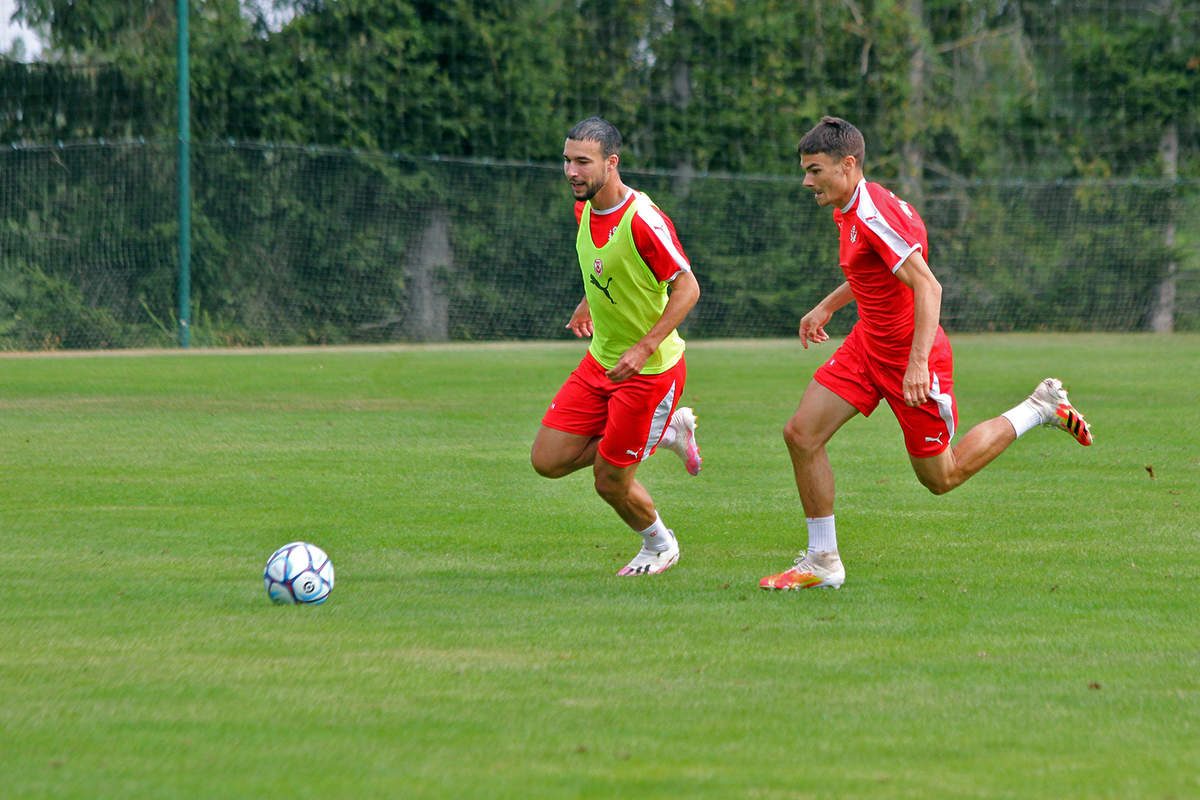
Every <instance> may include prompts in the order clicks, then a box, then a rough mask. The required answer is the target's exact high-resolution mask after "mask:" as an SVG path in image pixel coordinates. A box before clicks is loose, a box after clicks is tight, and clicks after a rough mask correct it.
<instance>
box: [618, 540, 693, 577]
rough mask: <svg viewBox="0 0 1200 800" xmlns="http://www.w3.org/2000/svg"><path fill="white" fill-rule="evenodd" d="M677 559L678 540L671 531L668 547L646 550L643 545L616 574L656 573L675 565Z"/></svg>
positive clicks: (629, 575) (628, 575) (622, 575)
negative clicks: (660, 550)
mask: <svg viewBox="0 0 1200 800" xmlns="http://www.w3.org/2000/svg"><path fill="white" fill-rule="evenodd" d="M677 561H679V541H678V540H677V539H676V538H675V534H674V532H672V533H671V546H670V547H668V548H667V549H666V550H663V551H662V552H659V551H657V550H647V549H646V548H645V547H643V548H642V549H641V550H639V551H638V554H637V555H636V556H634V557H633V561H630V562H629V563H628V564H626V565H625V566H624V567H623V568H622V569H621V571H620V572H618V573H617V574H618V575H620V576H621V577H631V576H635V575H657V574H659V573H660V572H666V571H667V570H669V569H670V568H671V567H673V566H675V562H677Z"/></svg>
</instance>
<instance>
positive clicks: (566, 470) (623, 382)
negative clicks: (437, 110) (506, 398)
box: [530, 117, 702, 576]
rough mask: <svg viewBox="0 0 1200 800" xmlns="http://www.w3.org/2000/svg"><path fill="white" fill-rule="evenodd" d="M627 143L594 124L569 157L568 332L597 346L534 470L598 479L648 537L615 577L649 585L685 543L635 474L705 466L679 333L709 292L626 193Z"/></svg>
mask: <svg viewBox="0 0 1200 800" xmlns="http://www.w3.org/2000/svg"><path fill="white" fill-rule="evenodd" d="M621 143H622V140H621V134H620V132H619V131H618V130H617V128H616V127H615V126H614V125H613V124H612V123H610V122H608V121H607V120H605V119H602V118H600V117H589V118H588V119H585V120H583V121H582V122H580V123H579V124H577V125H576V126H575V127H573V128H572V129H571V130H570V132H569V133H568V134H567V140H566V144H565V145H564V147H563V172H564V174H565V175H566V178H567V183H568V184H569V185H570V187H571V191H572V192H573V193H574V195H575V201H576V202H575V218H576V221H577V222H578V223H579V231H578V234H577V235H576V238H575V249H576V252H577V254H578V257H579V267H580V270H581V271H582V276H583V290H584V296H583V300H581V301H580V303H579V305H578V306H577V307H576V308H575V312H574V313H573V314H572V315H571V319H570V321H568V322H567V325H566V327H567V328H569V329H570V330H571V331H572V332H573V333H574V334H575V335H576V336H578V337H581V338H582V337H585V336H590V337H591V339H592V341H591V344H590V346H589V347H588V350H587V352H586V353H585V354H584V356H583V360H582V361H580V363H579V366H578V367H576V369H575V370H574V371H573V372H572V373H571V375H570V377H568V378H567V381H566V383H564V384H563V386H562V388H560V389H559V390H558V393H557V394H556V395H555V396H554V400H553V401H552V402H551V403H550V408H549V410H547V411H546V414H545V416H544V417H543V418H542V424H541V427H540V428H539V429H538V433H537V436H536V437H535V439H534V441H533V447H532V450H531V453H530V460H531V461H532V462H533V468H534V469H535V470H536V471H537V472H538V474H540V475H544V476H545V477H547V478H561V477H563V476H564V475H569V474H570V473H572V472H575V471H576V470H580V469H583V468H585V467H591V469H592V475H593V477H594V479H595V488H596V493H597V494H599V495H600V496H601V497H602V498H604V500H605V501H607V502H608V504H609V505H611V506H612V507H613V509H614V510H615V511H616V512H617V514H618V515H619V516H620V517H621V519H622V520H624V521H625V523H626V524H627V525H629V527H631V528H632V529H633V530H635V531H637V533H638V534H640V535H641V537H642V546H641V549H640V550H639V551H638V553H637V555H636V556H634V557H633V560H632V561H630V562H629V563H628V564H627V565H625V567H624V568H623V569H621V570H620V571H619V572H618V573H617V574H618V575H625V576H640V575H656V574H658V573H661V572H665V571H666V570H668V569H670V568H671V567H672V566H674V564H675V563H676V562H677V561H678V560H679V542H678V541H677V540H676V538H675V533H674V531H672V530H670V529H668V528H667V527H666V525H665V524H663V521H662V517H660V516H659V514H658V511H657V509H656V508H655V505H654V500H653V499H652V498H651V497H650V494H649V492H647V491H646V488H645V487H644V486H642V484H641V483H639V482H638V481H637V479H636V478H635V474H636V473H637V468H638V465H639V464H640V463H641V462H642V461H644V460H646V459H647V458H649V457H650V455H651V454H652V453H654V452H655V450H656V448H658V447H659V446H660V445H661V446H663V447H666V448H668V449H670V450H672V451H674V452H675V453H676V454H677V455H678V456H679V457H680V458H681V459H682V460H683V463H684V467H685V468H686V469H687V471H688V473H689V474H691V475H696V474H697V473H699V472H700V467H701V463H702V459H701V458H700V448H699V446H698V445H697V443H696V415H695V414H694V413H693V411H692V409H690V408H688V407H686V406H679V405H678V404H679V398H680V397H681V396H682V394H683V386H684V381H685V378H686V376H687V367H686V365H685V362H684V357H683V351H684V342H683V339H682V338H680V336H679V333H678V332H677V331H676V330H675V328H676V327H677V326H678V325H679V323H680V322H682V321H683V319H684V317H686V316H687V314H688V312H689V311H690V310H691V309H692V306H694V305H695V304H696V300H697V299H699V297H700V285H699V284H698V283H697V282H696V278H695V276H694V275H693V274H692V268H691V264H690V263H689V262H688V259H687V256H685V255H684V252H683V248H682V247H681V246H680V244H679V239H678V237H677V236H676V234H675V226H674V225H673V224H672V222H671V220H670V219H668V218H667V216H666V214H664V213H663V212H662V211H661V210H659V208H658V207H657V206H656V205H654V203H653V201H651V200H650V198H649V197H647V196H646V195H645V194H643V193H642V192H637V191H634V190H633V189H631V188H629V187H628V186H626V185H625V184H624V183H623V182H622V181H621V175H620V173H619V171H618V169H617V168H618V164H619V162H620V151H621ZM668 287H670V291H669V292H668Z"/></svg>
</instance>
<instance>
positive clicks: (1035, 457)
mask: <svg viewBox="0 0 1200 800" xmlns="http://www.w3.org/2000/svg"><path fill="white" fill-rule="evenodd" d="M832 344H833V343H829V344H826V345H822V346H821V347H818V348H814V349H810V350H808V351H804V350H802V349H801V348H800V347H799V345H798V343H796V342H776V341H766V342H762V341H746V342H695V343H692V345H691V346H690V350H689V373H690V374H689V383H688V389H687V393H686V398H685V399H686V402H687V403H689V404H691V405H693V406H694V407H695V408H696V410H697V412H698V414H699V416H700V420H701V425H700V429H699V435H700V441H701V445H702V447H703V450H704V456H705V469H704V472H703V473H702V474H701V475H700V476H699V477H696V478H689V477H688V476H687V475H686V474H685V473H684V471H683V469H682V466H681V465H680V463H679V461H678V459H676V458H675V457H674V456H673V455H672V454H670V453H662V454H659V455H657V456H655V457H654V458H652V459H651V460H650V461H648V462H647V463H646V464H645V465H643V467H642V470H641V473H640V476H641V478H642V480H643V482H644V483H645V484H646V485H647V487H648V488H649V489H650V491H651V492H652V494H653V495H654V496H655V499H656V501H657V503H658V506H659V509H660V511H661V513H662V515H663V518H664V519H665V521H666V522H667V524H668V525H670V526H671V527H673V528H674V529H675V530H676V531H677V533H678V535H679V538H680V541H681V544H682V547H683V556H682V559H681V561H680V563H679V566H677V567H676V568H675V569H673V570H671V571H670V572H669V573H667V574H665V575H663V576H660V577H657V578H649V579H633V580H631V579H621V578H617V577H615V575H614V573H615V571H616V570H617V569H618V568H620V567H621V566H622V565H623V564H624V562H625V561H626V560H628V558H629V557H630V556H631V555H632V554H633V553H634V551H635V550H636V549H637V547H638V546H639V540H638V539H637V537H636V535H635V534H633V533H632V532H630V531H628V530H626V529H624V528H623V527H622V525H621V524H620V522H619V520H618V519H617V517H616V515H615V514H613V512H612V511H611V510H610V509H608V507H607V506H605V505H604V504H603V503H602V501H601V500H600V499H599V498H598V497H596V495H595V494H594V492H593V490H592V487H591V480H590V475H589V474H587V473H579V474H576V475H572V476H570V477H568V478H564V479H562V480H559V481H549V480H546V479H543V478H539V477H538V476H537V475H535V474H534V472H533V471H532V470H531V469H530V467H529V464H528V447H529V443H530V442H531V440H532V437H533V434H534V432H535V430H536V428H537V425H538V421H539V419H540V417H541V414H542V412H543V410H544V407H545V405H546V404H547V403H548V401H549V399H550V397H551V396H552V394H553V392H554V391H555V390H556V389H557V388H558V386H559V384H560V382H561V381H562V379H563V378H564V377H565V376H566V374H567V373H568V372H569V370H570V369H571V368H572V367H573V366H574V365H575V363H576V362H577V360H578V357H579V356H580V355H581V352H582V350H581V346H580V345H579V344H577V343H570V344H553V345H550V344H532V345H524V344H520V345H482V346H433V347H427V348H426V347H414V348H407V349H396V350H380V351H371V350H351V351H332V350H331V351H315V352H290V353H289V352H280V353H275V352H261V351H259V352H237V353H228V352H216V353H208V352H195V353H178V352H164V353H156V354H149V355H136V354H131V355H116V356H105V357H92V356H79V357H44V358H5V359H0V370H2V372H3V378H2V379H0V451H2V452H3V463H4V465H5V474H4V480H3V482H2V484H0V486H2V488H0V544H2V546H3V549H2V551H0V554H2V556H0V586H2V587H3V602H2V603H0V645H2V647H0V796H3V797H6V798H56V800H57V799H58V798H118V797H119V798H176V797H182V798H251V797H291V798H383V797H405V798H640V797H670V798H704V797H711V798H819V797H853V798H874V797H883V798H940V797H945V798H985V797H986V798H999V797H1011V798H1028V797H1046V798H1104V797H1112V798H1118V797H1119V798H1129V797H1137V798H1188V797H1197V796H1200V634H1198V631H1200V553H1198V548H1197V545H1198V544H1200V515H1198V511H1200V503H1198V500H1200V432H1198V430H1197V426H1196V424H1195V423H1196V420H1197V410H1196V403H1197V387H1198V385H1200V381H1198V379H1200V370H1198V369H1197V364H1200V337H1197V336H1180V335H1176V336H1173V337H1151V336H1145V335H1124V336H1119V335H1112V336H1109V335H1103V336H1102V335H1080V336H1063V335H1045V336H1041V335H1012V336H1007V335H1006V336H986V337H983V336H981V337H976V336H958V337H956V338H955V349H956V354H957V361H958V365H957V375H956V391H957V394H958V398H959V410H960V417H961V426H960V429H961V430H964V431H965V430H966V429H967V428H968V427H970V426H971V425H973V424H974V423H976V422H978V421H980V420H982V419H984V418H986V417H990V416H993V415H995V414H998V413H999V412H1001V411H1003V410H1005V409H1007V408H1009V407H1010V406H1011V405H1013V404H1014V403H1016V402H1017V401H1018V400H1020V399H1021V398H1022V397H1023V396H1024V395H1025V394H1026V393H1028V392H1029V391H1030V390H1031V389H1032V388H1033V386H1034V384H1035V383H1036V382H1037V380H1038V379H1040V378H1042V377H1044V376H1046V375H1050V374H1054V375H1058V376H1059V377H1061V378H1063V380H1064V381H1065V382H1066V383H1067V385H1068V387H1069V388H1070V389H1071V393H1072V398H1073V399H1074V400H1075V402H1076V404H1077V405H1078V406H1079V407H1080V409H1081V410H1082V411H1084V412H1085V413H1086V414H1087V416H1088V418H1089V420H1090V421H1091V422H1092V426H1093V429H1094V431H1095V435H1096V444H1095V445H1094V446H1093V447H1091V448H1082V447H1079V446H1078V445H1077V444H1075V443H1074V442H1073V441H1072V440H1071V438H1070V437H1068V436H1066V435H1064V434H1061V433H1057V432H1052V431H1043V430H1036V431H1032V432H1030V433H1029V434H1028V435H1027V436H1025V437H1023V438H1022V439H1020V440H1019V441H1018V442H1017V443H1016V444H1015V445H1014V446H1013V447H1012V448H1011V449H1010V450H1009V451H1008V452H1006V453H1005V454H1004V455H1002V456H1001V457H1000V458H999V459H998V460H997V461H996V462H995V463H993V464H992V465H991V466H990V467H988V469H987V470H985V471H984V472H983V473H981V474H980V475H978V476H977V477H976V478H974V479H973V480H972V481H970V482H968V483H967V484H966V485H964V486H963V487H961V488H959V489H957V490H955V491H954V492H952V493H951V494H949V495H947V496H945V497H934V496H932V495H931V494H929V493H928V492H927V491H926V490H924V489H923V488H921V487H920V485H919V484H918V483H917V481H916V479H915V478H914V477H913V475H912V472H911V470H910V468H909V466H908V463H907V458H906V457H905V455H904V451H903V445H902V442H901V440H900V435H899V430H898V428H897V426H896V423H895V421H894V420H893V419H892V417H891V415H890V413H889V412H888V411H887V409H886V408H884V409H881V410H880V411H879V412H877V413H876V414H875V415H874V416H872V417H871V418H870V419H866V420H864V419H861V418H859V419H856V420H854V421H852V422H851V423H850V424H848V425H847V426H846V427H845V428H844V429H843V430H842V432H841V433H840V434H839V435H838V437H837V438H836V439H835V441H834V443H833V444H832V445H831V447H830V454H831V458H832V461H833V464H834V469H835V472H836V474H837V479H838V491H839V495H838V531H839V542H840V545H841V552H842V557H843V560H844V561H845V563H846V568H847V582H846V585H845V587H844V588H842V589H841V590H839V591H813V592H793V593H786V594H770V593H766V592H762V591H760V590H759V589H758V588H757V582H758V579H759V578H760V577H761V576H762V575H765V574H768V573H771V572H777V571H779V570H781V569H783V568H784V567H786V566H787V565H789V564H790V562H791V560H792V558H793V557H794V556H795V554H796V551H797V550H798V549H799V548H801V547H802V546H803V545H804V543H805V538H804V536H805V535H804V525H803V513H802V511H801V509H800V506H799V502H798V500H797V498H796V493H795V487H794V486H793V484H792V478H791V469H790V465H789V462H788V459H787V455H786V452H785V450H784V447H783V443H782V438H781V435H780V429H781V427H782V425H783V423H784V421H785V420H786V419H787V418H788V417H789V416H790V414H791V413H792V411H793V410H794V408H795V406H796V404H797V402H798V400H799V397H800V394H801V392H802V390H803V388H804V386H805V384H806V383H807V382H808V379H809V377H810V376H811V373H812V371H813V369H815V367H816V366H817V365H818V363H819V362H820V361H821V360H823V359H824V358H825V357H827V356H828V354H829V353H831V352H832V349H831V348H832ZM1150 470H1153V473H1151V471H1150ZM293 539H306V540H309V541H313V542H315V543H317V544H319V545H321V546H322V547H324V548H325V549H326V550H327V551H328V552H329V554H330V555H331V557H332V558H333V561H334V564H335V565H336V568H337V587H336V589H335V590H334V593H333V596H332V598H331V599H330V601H329V602H328V603H327V604H325V605H323V606H318V607H308V608H303V607H302V608H292V607H276V606H273V605H272V604H271V603H270V602H269V601H268V599H267V597H266V594H265V592H264V590H263V585H262V580H261V573H262V568H263V565H264V563H265V561H266V558H267V556H268V555H269V554H270V553H271V551H272V550H273V549H275V548H276V547H277V546H279V545H280V544H283V543H284V542H287V541H290V540H293Z"/></svg>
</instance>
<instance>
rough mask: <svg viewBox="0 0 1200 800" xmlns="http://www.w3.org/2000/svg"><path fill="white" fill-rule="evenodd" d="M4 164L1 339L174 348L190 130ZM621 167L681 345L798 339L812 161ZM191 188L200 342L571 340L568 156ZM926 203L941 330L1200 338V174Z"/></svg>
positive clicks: (407, 161)
mask: <svg viewBox="0 0 1200 800" xmlns="http://www.w3.org/2000/svg"><path fill="white" fill-rule="evenodd" d="M0 170H2V171H3V174H4V176H5V179H4V181H3V182H2V183H0V259H2V260H0V348H3V349H41V348H103V347H145V346H149V347H154V346H162V347H169V346H173V345H174V344H175V343H176V341H177V327H178V320H177V318H176V308H177V301H176V284H177V276H178V268H179V264H178V260H179V259H178V248H177V236H178V218H177V199H176V195H177V183H176V180H177V178H176V148H175V145H174V143H172V142H165V141H162V142H144V141H126V142H121V143H89V144H75V145H48V146H29V147H10V148H8V149H6V150H4V151H3V152H2V154H0ZM623 177H624V178H625V180H626V182H627V183H629V184H630V185H632V186H634V187H635V188H638V189H641V190H643V191H645V192H647V193H648V194H650V195H651V197H653V198H654V199H655V200H656V202H658V204H659V205H660V206H661V207H662V208H663V209H664V210H665V211H666V212H667V213H668V214H669V215H670V216H671V217H672V218H673V219H674V221H675V223H676V226H677V228H678V230H679V234H680V238H681V240H682V242H683V245H684V248H685V249H686V250H687V252H688V255H689V256H690V258H691V260H692V262H693V264H694V267H695V271H696V274H697V276H698V277H699V279H700V281H701V285H702V288H703V297H702V298H701V300H700V303H699V304H698V306H697V307H696V309H695V310H694V311H693V312H692V314H691V316H690V317H689V319H688V320H687V322H686V323H685V325H684V326H683V330H684V333H685V334H686V335H688V336H691V337H706V338H711V337H741V336H789V335H792V334H793V333H794V332H795V329H796V325H797V323H798V321H799V318H800V316H802V315H803V313H804V312H805V311H807V310H808V309H809V308H810V307H811V306H812V305H813V304H814V303H815V302H816V301H818V300H819V299H820V298H821V297H822V296H824V294H825V293H827V292H828V291H829V290H830V289H832V288H833V287H834V286H836V285H837V284H838V283H839V282H840V280H841V274H840V271H839V270H838V268H837V250H836V232H835V228H834V226H833V223H832V221H831V219H830V214H829V211H828V210H827V209H819V208H817V207H816V206H815V204H814V203H813V201H812V198H811V196H810V194H809V192H808V191H807V190H806V189H804V188H803V187H802V186H801V184H800V176H799V175H795V176H791V177H775V178H768V177H756V176H737V175H695V174H691V173H690V172H688V171H683V172H679V173H672V172H653V173H650V172H644V173H639V172H629V171H626V172H624V173H623ZM192 188H193V194H194V204H193V211H192V261H191V287H192V292H191V309H190V316H191V322H192V329H191V331H192V333H191V342H192V344H193V345H197V346H206V345H235V346H236V345H263V344H271V345H288V344H348V343H376V342H405V341H443V340H503V339H552V338H557V337H565V336H568V335H569V334H568V333H567V332H566V331H565V330H564V329H563V325H564V324H565V322H566V319H567V318H568V316H569V314H570V312H571V309H572V308H573V307H574V305H575V303H576V302H577V301H578V298H579V297H580V296H581V293H582V288H581V283H580V277H579V272H578V267H577V265H576V262H575V255H574V234H575V222H574V217H573V213H572V204H571V199H570V194H569V192H568V191H567V189H566V187H565V185H564V182H563V178H562V174H561V171H560V169H559V167H558V166H557V165H536V164H532V165H531V164H510V163H494V162H485V161H468V160H446V159H433V158H430V159H413V158H406V157H400V156H396V155H388V154H377V153H361V152H354V151H349V150H341V149H328V148H315V147H267V146H258V145H235V144H206V145H198V146H194V148H193V166H192ZM918 209H919V210H920V211H921V212H922V215H923V216H924V218H925V220H926V222H927V223H928V226H929V231H930V250H931V252H930V257H929V260H930V263H931V266H932V267H933V269H934V272H935V274H937V275H938V276H939V278H940V279H941V281H942V284H943V287H944V298H943V322H944V324H945V325H946V327H947V329H949V330H952V331H990V330H1063V331H1081V330H1086V331H1095V330H1121V331H1132V330H1145V329H1149V328H1151V327H1153V326H1156V325H1158V326H1159V327H1161V321H1162V319H1163V318H1164V316H1165V317H1166V318H1168V319H1169V320H1170V322H1171V324H1172V326H1173V327H1174V329H1176V330H1196V329H1200V263H1198V261H1200V259H1198V258H1197V253H1198V249H1197V242H1200V182H1197V181H1195V180H1174V181H1164V180H1132V179H1129V180H1108V181H1100V180H1097V181H1049V182H1036V181H992V182H987V181H979V182H973V183H967V182H961V181H960V182H949V181H948V182H946V183H942V184H938V183H927V184H926V186H925V197H923V198H922V199H921V200H920V201H919V203H918ZM841 316H842V317H843V318H842V319H838V318H835V327H834V330H833V332H840V331H844V330H845V329H846V328H847V327H848V324H849V322H850V321H852V319H853V315H851V314H844V315H841Z"/></svg>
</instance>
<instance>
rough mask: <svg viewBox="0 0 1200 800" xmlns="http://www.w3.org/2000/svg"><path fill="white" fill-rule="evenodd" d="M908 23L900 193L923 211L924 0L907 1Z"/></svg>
mask: <svg viewBox="0 0 1200 800" xmlns="http://www.w3.org/2000/svg"><path fill="white" fill-rule="evenodd" d="M908 14H909V24H910V25H911V26H912V48H913V50H912V57H911V58H910V59H909V62H908V91H909V94H908V103H907V107H906V108H905V114H904V116H905V119H904V130H905V138H904V147H903V158H902V159H901V161H900V193H901V195H902V196H903V197H904V199H905V200H907V201H908V202H909V203H911V204H913V205H914V206H916V208H917V209H918V210H921V209H922V207H923V206H924V205H925V193H924V191H923V186H922V178H923V177H924V176H925V147H924V144H923V143H922V142H921V139H920V137H921V135H922V133H923V132H924V130H925V38H926V37H925V35H924V33H925V4H924V1H923V0H908Z"/></svg>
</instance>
